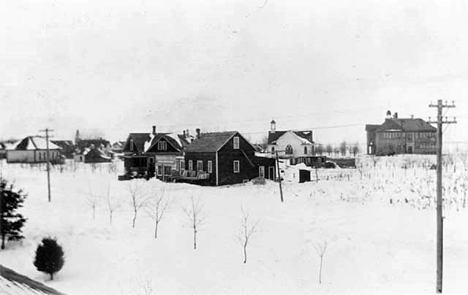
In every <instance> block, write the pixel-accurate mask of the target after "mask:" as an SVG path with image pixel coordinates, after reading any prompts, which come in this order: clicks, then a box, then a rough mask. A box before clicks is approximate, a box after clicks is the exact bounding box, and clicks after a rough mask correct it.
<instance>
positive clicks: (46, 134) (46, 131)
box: [39, 128, 54, 202]
mask: <svg viewBox="0 0 468 295" xmlns="http://www.w3.org/2000/svg"><path fill="white" fill-rule="evenodd" d="M39 131H40V132H45V139H46V149H47V154H46V161H47V192H48V199H49V202H50V201H51V200H52V199H51V196H50V155H49V132H52V131H54V130H51V129H48V128H46V129H44V130H39Z"/></svg>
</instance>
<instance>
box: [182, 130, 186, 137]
mask: <svg viewBox="0 0 468 295" xmlns="http://www.w3.org/2000/svg"><path fill="white" fill-rule="evenodd" d="M183 134H184V138H185V137H186V135H185V130H183Z"/></svg>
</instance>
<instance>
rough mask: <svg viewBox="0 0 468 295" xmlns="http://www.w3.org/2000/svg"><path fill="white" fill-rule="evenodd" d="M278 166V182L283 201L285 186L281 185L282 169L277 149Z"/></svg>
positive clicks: (282, 200)
mask: <svg viewBox="0 0 468 295" xmlns="http://www.w3.org/2000/svg"><path fill="white" fill-rule="evenodd" d="M276 168H277V169H278V183H279V189H280V197H281V202H284V199H283V187H282V186H281V170H280V166H279V157H278V151H276Z"/></svg>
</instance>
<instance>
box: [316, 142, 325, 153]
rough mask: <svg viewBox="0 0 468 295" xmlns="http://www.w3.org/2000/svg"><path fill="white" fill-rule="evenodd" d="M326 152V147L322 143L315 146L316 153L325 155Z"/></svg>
mask: <svg viewBox="0 0 468 295" xmlns="http://www.w3.org/2000/svg"><path fill="white" fill-rule="evenodd" d="M323 152H324V147H323V145H322V144H320V143H319V144H318V145H317V147H316V148H315V153H316V154H317V155H319V156H321V155H323Z"/></svg>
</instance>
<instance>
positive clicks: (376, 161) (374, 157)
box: [371, 155, 380, 168]
mask: <svg viewBox="0 0 468 295" xmlns="http://www.w3.org/2000/svg"><path fill="white" fill-rule="evenodd" d="M371 159H372V163H373V164H374V168H375V167H377V163H378V162H379V160H380V158H379V157H378V156H375V155H374V156H372V157H371Z"/></svg>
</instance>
